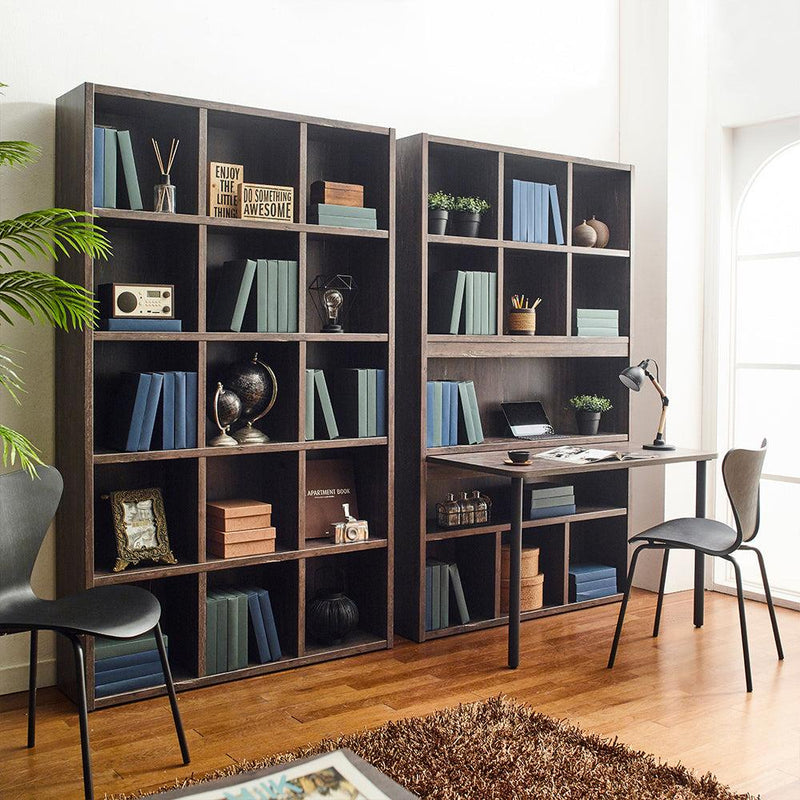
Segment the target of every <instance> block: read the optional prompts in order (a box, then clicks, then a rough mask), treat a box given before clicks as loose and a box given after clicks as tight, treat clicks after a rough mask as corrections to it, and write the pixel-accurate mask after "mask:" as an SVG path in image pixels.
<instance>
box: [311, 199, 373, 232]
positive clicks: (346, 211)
mask: <svg viewBox="0 0 800 800" xmlns="http://www.w3.org/2000/svg"><path fill="white" fill-rule="evenodd" d="M308 222H309V223H310V224H312V225H330V226H333V227H338V228H360V229H362V230H369V231H374V230H377V228H378V217H377V213H376V210H375V209H374V208H363V207H362V208H359V207H356V206H340V205H334V204H333V203H312V204H311V205H310V206H309V207H308Z"/></svg>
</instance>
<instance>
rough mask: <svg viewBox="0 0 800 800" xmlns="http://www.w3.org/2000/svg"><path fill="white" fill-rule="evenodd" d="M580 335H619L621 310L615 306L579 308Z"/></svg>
mask: <svg viewBox="0 0 800 800" xmlns="http://www.w3.org/2000/svg"><path fill="white" fill-rule="evenodd" d="M576 314H577V322H578V331H577V333H578V336H619V311H618V310H617V309H615V308H579V309H577V312H576Z"/></svg>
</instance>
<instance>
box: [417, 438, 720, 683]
mask: <svg viewBox="0 0 800 800" xmlns="http://www.w3.org/2000/svg"><path fill="white" fill-rule="evenodd" d="M524 446H525V442H520V443H519V447H520V448H522V447H524ZM616 449H617V450H618V451H619V452H621V453H626V452H629V453H640V452H642V450H641V449H640V448H638V447H632V446H630V445H623V446H621V447H618V448H616ZM534 452H535V451H534ZM648 455H652V456H653V458H648V459H643V460H641V461H601V462H599V463H594V464H564V463H560V462H557V461H549V460H547V459H544V458H536V457H535V456H534V457H533V458H532V459H531V463H530V464H527V465H525V466H515V465H512V464H506V463H504V460H505V459H506V457H507V456H506V452H505V451H497V452H489V453H486V452H483V453H460V454H458V455H442V456H428V457H427V461H428V463H430V464H439V465H442V466H447V467H450V468H453V469H461V470H469V471H472V472H481V473H483V474H484V475H500V476H502V477H505V478H509V479H510V480H511V489H512V513H511V559H510V574H509V597H508V666H509V667H510V668H511V669H516V668H517V667H518V666H519V628H520V590H521V578H520V562H521V560H522V517H523V508H522V502H523V486H524V484H526V483H534V482H536V481H543V480H546V479H550V478H562V477H566V476H568V475H575V474H578V473H584V472H601V471H607V470H612V469H639V468H641V467H654V466H659V465H662V464H679V463H682V462H685V461H694V462H696V463H697V475H696V479H695V515H696V516H698V517H704V516H705V515H706V462H707V461H711V460H712V459H715V458H716V457H717V454H716V453H715V452H713V451H711V450H685V449H678V450H668V451H663V452H659V451H649V452H648ZM704 572H705V558H704V556H703V554H702V553H696V554H695V562H694V624H695V626H696V627H698V628H699V627H700V626H701V625H702V624H703V582H704V580H703V579H704Z"/></svg>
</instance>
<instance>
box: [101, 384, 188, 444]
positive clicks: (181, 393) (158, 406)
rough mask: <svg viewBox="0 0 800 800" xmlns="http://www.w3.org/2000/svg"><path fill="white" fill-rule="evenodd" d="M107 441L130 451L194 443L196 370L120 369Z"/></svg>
mask: <svg viewBox="0 0 800 800" xmlns="http://www.w3.org/2000/svg"><path fill="white" fill-rule="evenodd" d="M108 443H109V446H110V447H113V448H114V449H116V450H124V451H126V452H129V453H133V452H136V451H137V450H138V451H144V450H181V449H183V448H187V447H197V373H196V372H123V373H122V375H121V376H120V387H119V391H118V393H117V398H116V403H115V404H114V408H113V411H112V413H111V425H110V430H109V433H108Z"/></svg>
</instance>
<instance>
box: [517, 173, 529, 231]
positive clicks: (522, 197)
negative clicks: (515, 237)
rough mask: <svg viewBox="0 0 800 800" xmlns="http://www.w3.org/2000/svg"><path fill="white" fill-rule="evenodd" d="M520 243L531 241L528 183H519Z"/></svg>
mask: <svg viewBox="0 0 800 800" xmlns="http://www.w3.org/2000/svg"><path fill="white" fill-rule="evenodd" d="M519 241H520V242H527V241H530V239H529V237H528V182H527V181H520V182H519Z"/></svg>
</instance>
